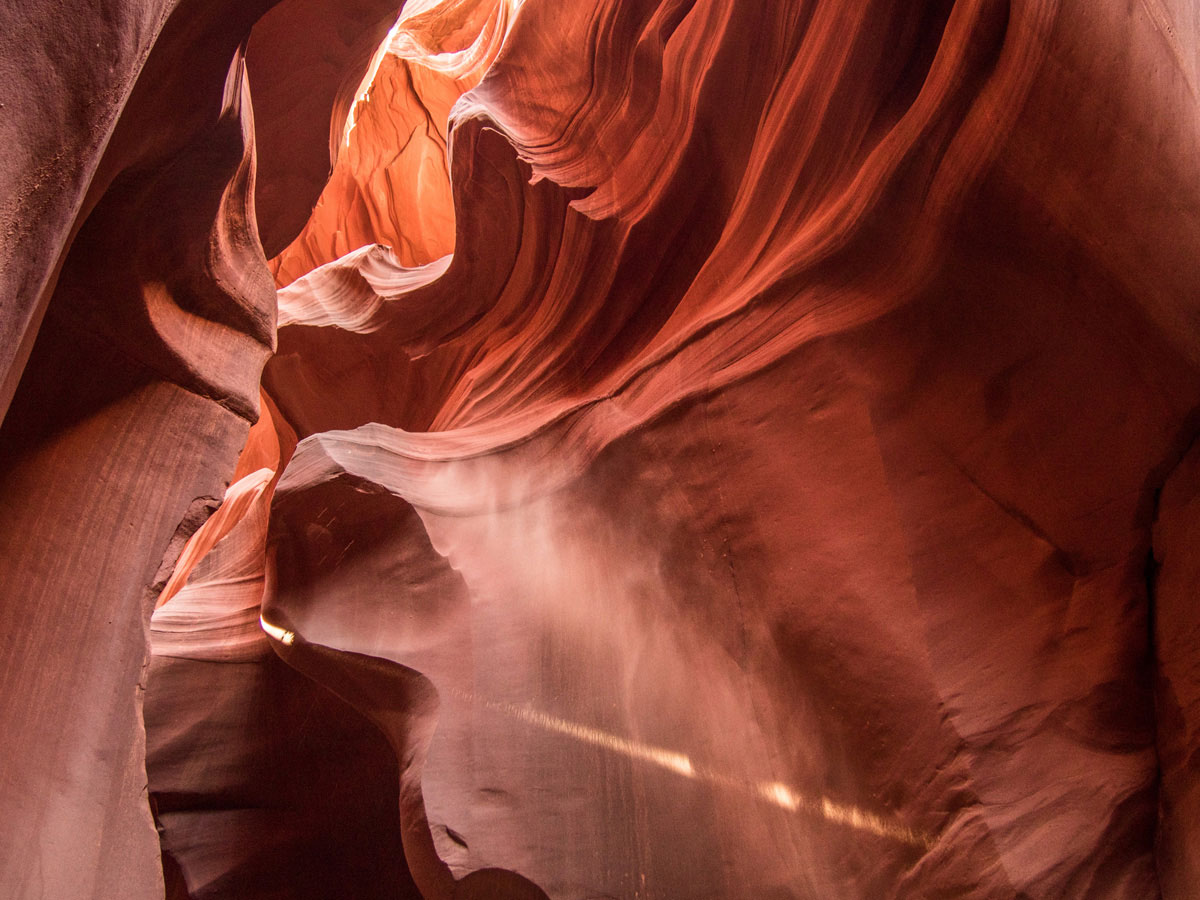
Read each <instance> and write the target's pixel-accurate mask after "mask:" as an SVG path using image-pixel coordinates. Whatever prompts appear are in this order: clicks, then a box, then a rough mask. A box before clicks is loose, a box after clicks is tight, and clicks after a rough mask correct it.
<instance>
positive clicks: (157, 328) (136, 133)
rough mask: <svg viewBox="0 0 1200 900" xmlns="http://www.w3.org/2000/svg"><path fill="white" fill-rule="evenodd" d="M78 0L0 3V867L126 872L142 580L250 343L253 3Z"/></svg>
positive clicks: (201, 495) (133, 796) (24, 873)
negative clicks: (82, 1)
mask: <svg viewBox="0 0 1200 900" xmlns="http://www.w3.org/2000/svg"><path fill="white" fill-rule="evenodd" d="M78 6H79V8H78V9H67V8H65V7H64V5H63V4H56V5H42V6H39V5H37V4H32V5H27V6H23V7H22V8H21V10H20V11H16V10H10V11H9V12H8V13H6V15H5V18H6V21H8V20H14V19H15V21H13V22H12V24H13V28H12V29H8V28H6V29H5V38H4V40H5V41H6V47H7V41H8V40H9V39H10V38H13V39H15V40H16V41H17V43H20V42H21V41H22V40H23V41H25V44H24V46H22V47H21V49H20V51H19V52H17V53H14V54H12V55H9V53H8V51H7V49H6V50H5V57H4V58H5V68H6V72H7V71H8V67H9V66H10V65H12V66H14V67H21V65H22V62H24V66H23V68H21V71H22V73H23V74H22V75H21V79H27V80H18V81H13V80H12V79H11V78H9V77H7V76H6V78H5V79H4V85H5V90H6V92H7V91H9V90H12V89H14V88H17V89H20V90H22V93H20V94H19V95H18V96H17V97H15V98H9V97H8V96H7V94H6V100H5V107H6V110H7V109H8V107H9V105H10V100H11V101H12V102H11V107H12V108H13V110H14V116H15V118H14V119H10V118H9V115H8V114H7V111H6V114H5V116H4V117H3V118H4V121H5V123H6V125H5V127H6V129H7V128H8V123H9V122H11V121H16V122H17V123H18V126H19V128H20V129H21V130H20V132H19V134H16V135H8V132H7V131H6V135H7V138H6V146H7V147H8V148H9V149H8V150H6V153H5V164H4V165H5V167H6V169H7V167H8V166H9V164H10V162H11V163H14V164H19V163H20V162H21V161H25V160H28V161H29V165H28V167H27V168H26V169H25V170H24V171H23V173H21V174H20V177H21V178H24V179H25V180H24V181H22V182H21V183H22V184H24V185H26V187H28V186H29V185H32V188H31V191H32V193H30V192H25V187H21V188H20V190H19V191H14V194H13V195H12V196H13V197H14V198H16V199H18V200H20V201H21V203H23V204H25V205H23V206H20V207H19V208H18V209H17V210H16V212H15V213H14V216H15V221H16V232H13V231H11V230H10V231H9V233H8V237H7V238H6V239H5V243H4V253H5V260H6V268H5V282H4V284H5V288H4V290H5V297H4V303H5V305H4V310H3V313H4V314H3V316H0V320H2V322H3V327H4V332H3V333H4V335H5V337H4V341H3V345H4V351H5V352H6V353H8V352H10V351H13V352H16V351H17V347H18V344H19V343H20V341H21V340H22V335H24V338H25V339H28V340H29V342H30V343H32V353H31V355H30V358H29V361H28V365H26V366H24V368H23V369H22V367H21V365H20V363H21V360H20V359H19V355H18V356H16V357H11V358H8V359H6V360H5V363H6V366H5V371H6V377H8V376H10V375H11V376H12V377H11V381H12V383H13V384H16V383H17V381H18V376H19V386H18V387H17V389H16V393H15V397H14V399H13V402H12V405H11V407H10V408H9V409H8V413H7V416H6V418H5V419H4V422H3V427H2V429H0V460H2V464H0V471H2V473H3V474H2V480H3V483H2V485H0V583H2V584H3V585H4V604H3V608H2V610H0V634H2V635H3V646H4V649H3V665H2V666H0V732H2V733H3V734H4V735H5V737H4V748H3V752H2V753H0V822H2V823H3V825H2V829H3V835H2V838H0V885H2V886H3V888H2V891H3V893H4V895H5V896H8V897H15V898H26V897H46V898H49V897H54V898H73V897H118V896H119V897H128V898H142V897H147V898H149V897H155V896H161V895H162V872H161V866H160V862H159V852H158V845H157V840H156V836H155V832H154V829H153V824H152V821H151V818H150V813H149V809H148V807H147V802H146V799H147V798H146V775H145V765H144V761H143V744H144V738H143V730H142V724H141V703H142V690H143V687H144V684H145V681H144V667H145V665H146V662H147V643H146V621H147V618H148V615H149V611H150V604H151V602H152V600H153V597H152V596H151V586H152V585H153V584H155V583H156V581H157V582H159V583H161V578H160V577H158V576H156V573H158V572H159V570H160V567H162V566H163V565H166V566H168V567H169V566H170V565H171V564H172V563H173V558H168V557H165V556H164V553H166V554H172V553H177V552H178V550H179V547H180V546H181V544H180V542H179V541H172V535H173V534H175V533H176V532H177V531H187V530H191V529H194V528H195V527H196V525H197V524H198V521H199V519H200V518H201V517H202V512H203V511H204V510H205V508H206V503H207V502H209V501H210V500H211V499H212V498H219V497H220V495H221V493H222V491H223V490H224V487H225V484H226V478H227V476H228V472H229V470H230V467H231V463H232V461H233V460H234V459H235V457H236V454H237V451H238V448H239V447H240V446H241V445H242V443H243V441H244V440H245V436H246V431H247V427H248V420H249V419H252V418H253V417H254V416H255V415H256V414H257V397H258V387H257V382H258V379H259V374H260V371H261V367H262V364H263V362H264V361H265V359H266V357H267V355H268V354H269V353H270V351H271V349H272V348H273V345H274V320H275V301H274V290H273V286H272V284H271V281H270V277H269V275H268V273H267V270H266V266H265V264H264V260H263V253H262V248H261V246H260V245H259V242H258V236H257V228H256V226H255V220H254V213H253V203H252V192H253V183H254V155H253V139H254V132H253V125H252V119H251V116H250V109H249V94H248V89H247V85H246V81H245V77H244V76H245V69H244V64H243V61H242V57H241V54H240V51H239V49H238V45H239V43H240V42H241V40H242V38H243V36H244V34H245V33H246V32H247V31H248V30H249V27H250V25H251V24H252V23H253V21H254V18H255V17H256V16H257V15H258V13H259V12H261V7H259V8H258V9H257V10H256V8H255V6H254V4H241V3H239V4H212V3H181V4H179V5H178V6H175V5H173V4H172V5H167V4H158V5H151V4H132V3H131V4H116V3H113V4H101V5H94V4H92V5H78ZM168 14H170V17H169V18H167V16H168ZM47 16H50V17H52V18H51V19H50V20H46V17H47ZM163 19H165V20H166V21H165V23H164V21H163ZM68 21H69V22H70V29H74V30H70V29H69V28H68V26H67V22H68ZM160 28H161V32H159V29H160ZM156 32H158V34H157V43H155V44H154V51H153V52H151V53H150V55H149V58H148V59H147V60H145V65H144V67H142V62H143V57H144V56H145V51H148V50H149V49H150V45H151V43H153V42H154V40H155V34H156ZM53 36H57V37H55V38H54V39H53V40H50V38H51V37H53ZM39 37H40V38H41V39H39ZM139 54H140V55H139ZM110 55H111V56H112V58H113V62H112V63H111V64H110V63H109V62H108V61H107V60H108V58H109V56H110ZM181 56H186V58H187V59H188V60H189V71H188V77H187V78H186V79H180V78H179V77H177V76H176V75H175V74H174V72H175V69H176V66H177V65H178V62H177V60H178V59H179V58H180V57H181ZM30 57H32V58H30ZM101 60H104V62H101ZM139 67H141V68H142V72H141V78H140V79H139V80H138V82H137V85H136V87H132V90H130V87H131V86H132V81H133V78H134V77H135V76H136V75H137V74H138V68H139ZM110 82H111V83H110ZM122 107H123V109H122ZM119 109H120V110H122V117H121V120H120V122H119V123H117V124H116V126H115V128H114V126H113V122H112V117H113V116H114V115H115V114H116V112H117V110H119ZM22 122H24V123H25V124H20V123H22ZM48 142H50V143H52V144H53V149H48V147H47V143H48ZM106 143H107V148H106V147H105V145H106ZM101 151H106V152H105V154H104V156H103V159H100V153H101ZM72 217H74V218H72ZM76 232H77V233H76ZM14 234H16V237H14ZM72 238H73V240H72ZM68 244H70V251H69V253H68V252H67V245H68ZM64 259H65V261H64ZM10 264H11V265H10ZM60 268H61V272H60V271H59V270H60ZM10 276H11V277H12V278H13V279H14V281H12V282H10V281H9V280H8V279H9V278H10ZM55 284H56V287H54V290H53V297H52V298H50V297H48V294H49V291H50V289H51V287H52V286H54V285H55ZM42 309H44V310H45V313H44V321H42V323H41V327H40V331H38V329H37V320H38V319H40V318H42V316H41V314H40V313H41V310H42ZM31 311H33V312H31ZM35 333H36V334H37V338H36V341H33V335H34V334H35ZM10 335H11V339H10ZM10 359H12V360H13V361H14V365H13V367H12V368H11V369H9V368H8V366H7V363H8V362H9V360H10ZM6 405H7V404H6ZM181 523H183V524H181Z"/></svg>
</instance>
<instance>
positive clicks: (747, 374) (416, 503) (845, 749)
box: [265, 0, 1200, 898]
mask: <svg viewBox="0 0 1200 900" xmlns="http://www.w3.org/2000/svg"><path fill="white" fill-rule="evenodd" d="M1176 15H1179V16H1184V17H1187V16H1192V17H1194V15H1195V12H1194V11H1193V10H1186V11H1185V10H1166V9H1165V8H1163V7H1159V6H1153V7H1143V8H1139V9H1135V10H1133V11H1132V12H1116V11H1112V10H1110V11H1106V12H1104V13H1103V14H1097V17H1093V16H1091V14H1088V15H1085V10H1084V9H1083V7H1082V6H1078V5H1074V4H1069V3H1067V4H1060V3H1017V4H1001V3H954V4H941V5H938V4H933V5H926V6H923V7H918V8H914V7H911V6H909V5H902V4H891V3H871V2H862V3H842V4H817V5H814V6H808V5H803V4H797V5H795V6H794V7H793V6H790V5H788V4H775V5H772V6H771V7H770V8H769V9H764V8H746V7H745V5H744V4H743V5H738V6H729V5H725V4H718V3H703V2H696V3H687V4H664V5H661V6H659V5H654V4H633V3H624V4H622V3H613V4H605V5H602V6H601V7H599V8H597V9H596V10H595V11H594V13H593V14H592V15H591V16H590V17H587V18H584V17H581V16H579V14H578V12H577V11H574V10H569V9H566V8H564V7H562V6H561V5H553V4H544V3H538V2H536V0H530V2H529V3H527V4H525V6H524V7H523V8H522V10H521V11H520V15H519V16H518V17H517V19H516V22H515V23H514V25H513V27H512V29H511V32H510V33H509V35H508V38H507V42H506V44H505V48H504V50H503V51H502V52H501V53H500V55H499V56H498V57H497V59H496V61H495V62H494V63H493V65H492V67H491V69H490V70H489V72H488V74H487V76H486V77H485V78H484V79H483V81H482V82H481V83H480V84H479V86H478V87H477V88H475V89H474V90H472V91H469V92H468V93H466V94H465V95H464V96H463V98H462V99H461V100H460V101H459V102H458V103H457V105H456V106H455V107H454V109H453V112H452V114H451V127H450V131H449V139H448V147H449V152H450V184H451V185H452V188H453V198H454V207H455V215H456V219H455V221H456V238H455V242H454V255H453V257H452V258H450V260H449V261H448V265H447V266H446V268H445V272H444V273H443V274H437V273H436V272H435V271H434V270H432V269H430V268H420V267H413V266H408V267H406V266H404V265H403V264H402V260H401V259H400V258H399V257H398V255H397V253H396V251H395V249H394V247H393V248H391V249H389V248H387V247H375V248H371V247H369V246H368V247H364V248H362V249H359V250H356V251H355V252H354V253H352V254H348V255H346V256H345V257H343V258H342V259H340V260H337V261H334V262H329V263H325V264H324V265H322V266H320V267H318V268H316V269H315V270H314V271H312V272H310V273H308V274H306V275H305V276H304V277H303V278H301V279H299V280H297V281H294V282H292V283H291V284H289V285H288V286H286V287H285V288H284V289H283V290H282V291H281V293H280V304H281V309H283V310H286V313H285V315H286V322H287V324H286V325H285V326H284V327H282V329H281V332H280V352H279V354H278V355H277V357H276V358H275V359H274V360H273V361H272V363H271V365H270V366H269V367H268V370H267V375H266V383H267V384H268V385H269V386H270V389H271V390H272V391H273V393H274V395H275V396H277V397H278V399H279V403H280V407H281V409H283V410H284V411H285V414H286V415H287V416H288V418H289V421H292V422H293V423H294V424H296V425H297V428H298V430H299V431H300V432H301V434H308V435H310V436H309V437H308V438H307V439H305V440H303V441H302V442H301V444H300V446H299V448H298V451H297V454H296V457H295V459H294V460H293V462H292V463H291V465H290V466H289V468H288V470H287V471H286V473H285V475H284V477H283V480H282V481H281V484H280V490H279V494H278V496H277V498H276V502H275V505H274V512H273V525H272V541H271V543H272V548H273V549H272V553H273V554H274V559H275V575H274V576H273V577H274V579H275V581H274V583H275V591H274V593H273V595H271V596H270V597H269V602H268V605H267V607H266V613H265V615H266V619H267V621H268V623H269V624H270V623H273V622H276V620H278V623H277V624H276V625H275V627H276V628H278V629H279V633H278V634H277V637H278V636H279V635H284V636H287V637H289V638H290V639H291V641H292V643H288V644H286V645H285V644H279V646H280V647H281V648H282V647H283V646H288V647H291V646H300V647H309V646H313V645H321V646H323V647H324V648H325V649H324V650H323V651H322V653H323V654H324V655H325V657H324V658H326V660H327V664H328V665H330V666H334V665H336V666H338V667H340V668H338V673H339V674H336V675H335V674H328V675H326V676H325V677H327V678H330V679H331V680H332V681H337V680H339V679H349V678H354V679H358V678H360V676H359V675H354V674H352V673H356V672H359V671H360V668H361V664H360V663H358V662H355V661H354V660H357V659H359V658H360V657H364V656H365V657H366V658H373V659H378V660H380V661H381V662H380V663H378V664H377V665H378V666H379V667H380V669H381V671H380V673H379V674H378V676H377V677H378V678H379V679H381V682H380V683H382V682H383V681H386V678H387V677H389V676H387V675H386V674H384V672H385V671H386V670H387V664H388V662H389V661H390V662H391V663H393V664H396V665H399V666H401V667H403V668H404V670H405V671H411V672H414V673H420V675H421V677H423V678H425V679H427V680H428V681H429V683H430V684H431V685H432V688H433V689H434V690H436V691H437V695H438V699H439V711H438V715H439V719H438V724H437V730H436V732H435V733H434V735H433V736H432V737H426V736H422V737H421V738H420V739H417V738H413V739H412V740H410V741H409V742H408V743H401V744H400V745H399V746H398V752H399V753H400V754H401V757H402V758H409V757H412V758H414V759H416V760H418V761H419V762H420V763H421V767H420V768H421V771H420V772H419V773H416V772H410V773H407V775H405V774H402V776H401V781H402V784H403V785H411V784H413V783H416V784H419V785H420V789H421V791H422V800H421V805H420V806H419V807H417V806H414V807H413V811H410V813H409V815H410V816H411V819H412V821H417V822H419V821H420V820H421V819H422V817H424V818H425V819H426V820H427V821H428V823H429V824H428V827H429V834H430V835H431V837H432V840H433V841H434V845H435V847H436V849H437V851H438V854H439V859H440V860H442V861H443V862H444V863H445V864H447V865H448V866H449V868H450V870H451V873H452V874H453V875H455V876H458V877H461V876H462V875H463V874H466V873H469V872H472V871H475V870H477V869H481V868H486V867H489V866H493V867H494V866H497V865H499V866H503V867H505V868H508V869H510V870H512V871H514V872H518V873H520V874H521V875H522V876H524V877H526V878H528V879H530V880H532V881H533V882H535V883H536V884H538V885H539V886H540V887H541V889H543V890H545V891H546V893H547V894H549V895H550V896H555V897H559V896H562V897H572V896H578V897H586V896H595V895H611V896H634V895H635V893H637V892H639V891H642V892H645V893H646V894H647V895H649V896H689V897H714V898H716V897H743V896H744V897H761V896H775V895H778V896H813V897H832V896H924V895H930V894H933V893H937V892H945V893H947V894H949V895H966V894H969V895H971V896H981V897H984V896H995V897H1007V896H1012V895H1014V894H1017V895H1020V894H1026V895H1029V896H1072V897H1076V896H1078V897H1093V896H1094V897H1101V896H1105V897H1109V896H1119V897H1149V896H1154V895H1155V893H1156V891H1157V890H1158V889H1159V888H1158V882H1159V879H1158V876H1157V875H1156V871H1155V860H1154V855H1153V854H1154V844H1153V835H1154V832H1155V823H1156V818H1157V816H1158V800H1159V798H1158V796H1157V792H1156V778H1157V772H1158V765H1157V756H1156V736H1155V734H1156V731H1155V724H1154V717H1153V716H1152V715H1151V713H1150V710H1151V708H1152V706H1153V704H1154V699H1153V698H1154V689H1153V661H1152V659H1153V658H1152V652H1153V651H1152V646H1151V644H1150V641H1149V639H1148V635H1149V628H1150V626H1149V609H1150V605H1149V599H1148V596H1147V581H1146V577H1145V574H1146V560H1147V557H1148V554H1149V553H1150V552H1151V543H1150V526H1151V522H1152V520H1153V517H1154V503H1155V491H1156V489H1157V487H1158V486H1159V485H1160V484H1161V483H1162V478H1163V477H1164V475H1165V472H1166V471H1167V470H1168V469H1169V468H1170V467H1171V466H1173V465H1174V463H1175V461H1176V460H1177V459H1178V458H1179V455H1180V454H1181V452H1182V450H1183V448H1184V446H1185V445H1186V442H1187V440H1188V439H1189V437H1190V435H1189V429H1190V427H1191V426H1190V424H1189V423H1190V421H1191V419H1190V416H1191V413H1192V411H1193V410H1194V409H1195V407H1196V403H1197V400H1200V392H1198V391H1197V389H1196V387H1195V383H1196V382H1195V374H1196V372H1195V367H1196V362H1197V359H1198V357H1197V348H1198V346H1200V345H1198V344H1197V337H1198V334H1197V330H1196V324H1195V323H1196V319H1195V316H1196V308H1195V304H1194V301H1193V299H1191V298H1192V297H1194V288H1195V283H1194V282H1195V273H1194V272H1193V271H1190V270H1189V269H1188V268H1187V267H1186V266H1183V265H1181V264H1180V260H1181V259H1182V256H1181V254H1183V253H1184V252H1189V253H1190V252H1193V251H1194V250H1195V249H1196V245H1197V242H1198V239H1200V232H1198V231H1197V224H1198V220H1197V212H1196V210H1197V206H1196V200H1197V199H1198V193H1197V188H1198V185H1197V181H1196V175H1195V171H1194V167H1190V162H1189V161H1191V160H1194V159H1195V153H1196V139H1197V136H1196V132H1195V129H1194V128H1192V127H1190V126H1186V125H1181V124H1180V123H1181V122H1182V121H1184V120H1188V121H1194V110H1195V102H1196V100H1195V96H1194V94H1193V92H1192V89H1191V86H1190V85H1191V80H1192V74H1191V72H1190V70H1189V69H1188V63H1187V60H1188V59H1189V58H1190V57H1189V56H1188V53H1189V52H1190V53H1194V48H1192V50H1191V51H1183V50H1180V49H1179V48H1180V46H1181V45H1180V44H1179V41H1180V38H1179V37H1178V34H1179V29H1178V28H1175V29H1174V30H1170V29H1168V30H1164V27H1163V24H1162V23H1163V22H1164V21H1174V19H1172V18H1171V17H1172V16H1176ZM1164 16H1165V17H1167V18H1166V19H1164V18H1163V17H1164ZM1181 21H1183V20H1181ZM546 35H554V36H555V38H554V40H548V39H547V38H546V37H545V36H546ZM1172 48H1174V49H1172ZM1151 58H1160V59H1163V60H1164V65H1163V66H1162V67H1161V68H1159V69H1156V72H1157V75H1156V76H1155V78H1153V79H1149V80H1147V79H1145V78H1143V77H1142V74H1139V73H1144V71H1145V69H1144V68H1143V66H1144V64H1145V62H1146V61H1147V60H1149V59H1151ZM1102 60H1109V61H1112V60H1116V61H1115V62H1101V61H1102ZM1167 60H1170V62H1166V61H1167ZM1101 97H1103V98H1104V99H1103V100H1101V99H1099V98H1101ZM1083 98H1087V99H1083ZM1185 111H1186V112H1185ZM1097 147H1107V148H1109V149H1110V150H1111V151H1112V152H1108V153H1105V154H1103V155H1099V154H1097V152H1096V148H1097ZM1148 156H1151V157H1153V158H1154V160H1155V163H1154V165H1153V166H1147V165H1145V164H1144V162H1139V160H1144V159H1145V158H1147V157H1148ZM1177 192H1182V194H1183V195H1185V196H1186V197H1188V200H1187V201H1184V202H1174V201H1172V202H1167V201H1166V198H1167V197H1170V196H1178V195H1179V194H1178V193H1177ZM1147 196H1153V197H1159V198H1163V202H1161V203H1155V204H1154V212H1153V214H1147V215H1146V216H1145V217H1144V218H1142V219H1140V220H1139V224H1138V227H1136V228H1131V227H1130V217H1131V215H1132V213H1131V212H1130V210H1131V209H1134V208H1142V209H1144V208H1145V206H1146V204H1145V199H1144V198H1145V197H1147ZM1150 233H1157V234H1159V235H1161V238H1160V239H1159V240H1157V241H1156V240H1153V239H1150V238H1149V237H1148V235H1149V234H1150ZM382 243H384V244H388V243H389V241H386V240H385V241H382ZM1185 247H1188V248H1191V249H1190V250H1187V251H1184V249H1183V248H1185ZM314 261H317V260H314ZM417 261H418V262H420V263H426V264H428V263H430V262H432V260H431V259H429V258H428V256H427V257H426V258H422V259H418V260H417ZM442 265H443V261H441V260H439V261H438V263H437V266H438V267H441V266H442ZM434 275H436V277H431V276H434ZM351 360H362V362H360V363H355V362H352V361H351ZM334 395H336V396H337V397H338V400H337V401H332V400H330V399H329V398H330V397H331V396H334ZM1085 436H1086V437H1085ZM277 643H278V642H277ZM338 650H341V651H344V652H346V653H350V654H355V656H353V657H350V656H347V657H346V658H345V659H342V660H341V661H340V662H339V661H338V660H339V657H338V656H337V651H338ZM281 652H285V653H288V652H291V653H296V652H299V651H295V650H293V651H282V650H281ZM361 677H362V678H366V677H367V676H361ZM412 677H415V676H412ZM355 683H356V684H359V685H360V688H359V689H357V690H361V685H362V682H360V681H356V682H355ZM351 693H353V692H351V691H349V690H347V692H346V693H344V694H343V696H345V697H347V699H349V700H350V702H351V703H353V704H355V705H357V706H358V707H359V708H360V709H362V710H363V711H364V712H366V713H367V714H368V715H371V716H378V715H379V712H378V703H379V700H378V698H375V699H371V698H370V697H366V696H364V695H362V694H361V693H360V694H356V695H355V697H352V696H350V695H351ZM356 698H357V699H356ZM1161 725H1162V723H1161V722H1160V723H1159V726H1160V727H1161ZM1163 740H1164V738H1163V736H1162V734H1161V732H1160V733H1159V736H1158V742H1159V745H1161V744H1162V741H1163ZM426 741H427V742H428V744H426ZM531 761H536V762H531ZM1188 777H1189V776H1181V779H1182V780H1183V781H1186V780H1187V778H1188ZM409 789H411V787H405V788H402V792H403V791H406V790H409ZM1167 790H1168V792H1170V791H1173V790H1179V788H1173V787H1170V786H1168V788H1167ZM801 798H805V799H803V800H802V799H801ZM1163 802H1164V803H1166V806H1164V807H1163V809H1164V813H1163V815H1164V817H1165V819H1164V821H1167V822H1169V821H1170V819H1171V817H1172V816H1174V815H1177V813H1176V812H1175V809H1177V808H1179V807H1176V806H1174V805H1173V804H1172V803H1170V802H1168V801H1166V800H1164V801H1163ZM1181 802H1183V801H1181ZM406 846H407V845H406ZM1172 847H1173V848H1175V849H1174V850H1173V851H1172V852H1180V853H1182V854H1183V855H1184V856H1186V853H1185V852H1184V851H1182V850H1179V849H1178V848H1180V847H1181V844H1180V843H1178V842H1176V843H1174V844H1172ZM426 849H427V848H426ZM412 852H413V853H416V855H417V856H421V855H422V853H423V852H424V851H419V850H418V851H412ZM410 861H411V860H410ZM1160 862H1161V860H1160ZM431 865H433V867H434V869H435V870H436V869H437V866H436V863H431ZM1167 865H1168V866H1172V865H1175V866H1178V865H1180V863H1179V862H1178V861H1175V862H1170V863H1167ZM1171 877H1172V876H1168V877H1166V878H1164V883H1165V884H1167V885H1170V884H1171V883H1172V882H1171ZM1174 877H1176V878H1178V877H1181V876H1174ZM420 883H421V879H420V878H418V884H420ZM1174 883H1175V884H1178V883H1181V882H1179V881H1176V882H1174ZM442 884H443V886H442V887H440V888H438V887H431V888H430V889H429V890H430V891H432V892H433V894H434V895H440V894H441V893H444V891H445V890H447V888H446V887H445V883H444V882H443V883H442ZM1175 890H1176V891H1178V890H1179V889H1178V888H1175Z"/></svg>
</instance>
